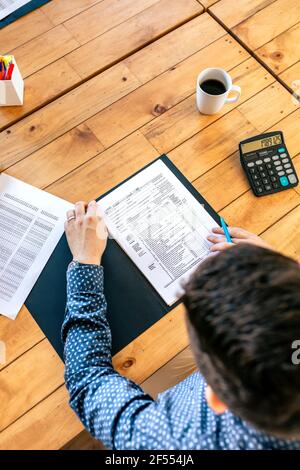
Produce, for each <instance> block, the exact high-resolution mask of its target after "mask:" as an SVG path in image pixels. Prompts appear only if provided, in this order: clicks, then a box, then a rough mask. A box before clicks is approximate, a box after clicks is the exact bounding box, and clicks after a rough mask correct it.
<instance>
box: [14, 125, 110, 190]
mask: <svg viewBox="0 0 300 470" xmlns="http://www.w3.org/2000/svg"><path fill="white" fill-rule="evenodd" d="M103 148H104V147H103V146H102V145H101V143H100V142H99V140H98V139H97V138H96V137H95V135H94V134H93V133H92V131H91V130H90V129H89V128H88V126H87V125H86V124H81V125H80V126H78V127H75V128H74V129H72V130H71V131H70V132H67V133H66V134H64V135H62V136H61V137H59V138H58V139H56V140H54V141H53V142H51V143H50V144H48V145H46V146H45V147H42V148H41V149H40V150H38V151H37V152H34V153H32V154H31V155H29V156H28V157H27V158H25V159H24V160H21V161H20V162H18V163H17V164H16V165H13V166H12V167H10V168H9V169H8V170H7V171H6V173H7V174H9V175H11V176H14V177H16V178H20V179H22V181H25V182H26V183H29V184H32V185H34V186H36V187H39V188H45V187H46V186H48V185H49V184H51V183H53V182H54V181H56V180H58V179H59V178H61V177H62V176H64V175H66V174H68V173H69V172H70V171H72V170H74V168H76V167H78V166H80V165H82V164H83V163H85V162H86V161H87V160H89V159H90V158H92V157H94V156H95V155H97V154H98V153H100V152H101V151H102V150H103Z"/></svg>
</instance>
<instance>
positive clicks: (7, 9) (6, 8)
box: [0, 0, 31, 20]
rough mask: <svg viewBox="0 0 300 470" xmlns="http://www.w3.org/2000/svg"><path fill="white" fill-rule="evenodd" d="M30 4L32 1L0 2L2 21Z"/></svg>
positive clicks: (5, 0)
mask: <svg viewBox="0 0 300 470" xmlns="http://www.w3.org/2000/svg"><path fill="white" fill-rule="evenodd" d="M30 2H31V0H0V20H3V18H6V17H7V16H8V15H10V14H11V13H13V12H14V11H16V10H18V9H19V8H21V7H22V6H23V5H26V3H30Z"/></svg>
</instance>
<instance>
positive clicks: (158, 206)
mask: <svg viewBox="0 0 300 470" xmlns="http://www.w3.org/2000/svg"><path fill="white" fill-rule="evenodd" d="M98 204H99V206H100V207H101V209H102V212H103V215H104V219H105V221H106V224H107V227H108V230H109V234H110V237H112V238H114V239H115V240H116V241H117V242H118V244H119V245H120V246H121V247H122V248H123V250H124V251H125V252H126V253H127V255H128V256H129V257H130V258H131V259H132V261H133V262H134V263H135V264H136V265H137V267H138V268H139V269H140V270H141V272H142V273H143V274H144V276H145V277H146V278H147V279H148V281H149V282H150V283H151V284H152V286H153V287H154V288H155V289H156V291H157V292H158V293H159V294H160V295H161V297H162V298H163V299H164V301H165V302H166V303H167V304H168V305H172V304H173V303H174V302H176V300H178V298H179V297H180V296H181V294H182V284H183V283H184V282H185V281H186V280H187V279H188V278H189V276H190V275H191V273H192V272H193V271H194V270H195V268H196V267H197V266H198V265H199V263H201V262H202V261H203V260H204V259H205V258H206V257H207V256H209V255H210V252H209V247H210V243H209V242H208V241H207V239H206V237H207V235H208V234H209V233H210V232H211V229H212V228H213V227H215V226H216V225H217V224H216V222H215V221H214V219H213V218H212V217H211V216H210V215H209V213H208V212H207V211H206V210H205V209H204V207H203V206H202V205H201V204H200V203H199V201H197V200H196V199H195V198H194V196H193V195H192V194H191V193H190V192H189V191H188V190H187V189H186V188H185V186H184V185H183V184H182V183H181V182H180V181H179V180H178V178H177V177H176V176H175V175H174V174H173V173H172V171H170V170H169V168H168V167H167V166H166V165H165V164H164V163H163V162H162V161H161V160H157V161H156V162H154V163H152V164H151V165H150V166H148V167H147V168H146V169H144V170H143V171H141V172H140V173H138V174H137V175H135V176H133V177H132V178H131V179H129V180H128V181H127V182H125V183H123V184H122V185H121V186H119V187H118V188H116V189H115V190H113V191H112V192H111V193H109V194H108V195H107V196H105V197H104V198H103V199H101V200H100V201H99V203H98ZM116 269H117V267H116ZM124 276H126V273H124ZM137 289H138V286H137Z"/></svg>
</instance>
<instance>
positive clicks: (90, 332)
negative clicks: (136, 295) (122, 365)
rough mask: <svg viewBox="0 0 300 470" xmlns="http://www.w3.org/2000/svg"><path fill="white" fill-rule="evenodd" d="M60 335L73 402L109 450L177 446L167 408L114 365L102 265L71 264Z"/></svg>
mask: <svg viewBox="0 0 300 470" xmlns="http://www.w3.org/2000/svg"><path fill="white" fill-rule="evenodd" d="M120 315H122V312H120ZM62 339H63V342H64V356H65V380H66V386H67V389H68V391H69V394H70V405H71V407H72V408H73V410H74V411H75V412H76V414H77V415H78V417H79V418H80V420H81V421H82V423H83V424H84V426H85V427H86V428H87V429H88V431H89V432H90V433H91V434H92V435H93V436H94V437H96V438H97V439H99V440H100V441H102V442H103V443H104V445H105V446H106V447H107V448H110V449H159V448H161V446H162V438H163V441H164V442H165V444H166V445H167V448H169V449H173V448H174V449H175V448H176V444H175V440H174V436H173V433H172V425H171V420H169V417H170V416H169V414H170V409H169V407H168V406H167V407H162V406H160V405H159V402H155V401H154V400H153V399H152V398H151V397H150V396H149V395H147V394H145V393H144V392H143V390H142V389H141V388H140V387H139V386H138V385H136V384H135V383H133V382H132V381H130V380H128V379H127V378H125V377H123V376H121V375H120V374H119V373H117V372H116V371H115V370H114V368H113V366H112V357H111V332H110V328H109V324H108V321H107V318H106V301H105V297H104V293H103V268H102V267H101V266H96V265H83V264H77V265H75V266H71V267H70V268H69V269H68V272H67V306H66V316H65V320H64V323H63V327H62Z"/></svg>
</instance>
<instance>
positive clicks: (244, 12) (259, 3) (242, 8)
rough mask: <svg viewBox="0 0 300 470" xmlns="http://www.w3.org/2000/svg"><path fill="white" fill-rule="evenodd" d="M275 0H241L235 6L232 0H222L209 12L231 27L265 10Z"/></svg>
mask: <svg viewBox="0 0 300 470" xmlns="http://www.w3.org/2000/svg"><path fill="white" fill-rule="evenodd" d="M274 1H275V0H242V1H241V0H239V1H238V2H235V4H234V6H233V4H232V0H220V1H219V2H217V3H215V4H214V5H213V6H211V7H210V8H209V12H210V13H211V14H212V15H213V16H214V17H215V18H217V19H218V20H219V21H220V22H221V23H223V24H224V25H225V26H226V27H227V28H229V29H231V28H233V27H234V26H236V25H237V24H239V23H241V22H242V21H245V20H246V19H247V18H250V17H251V16H253V15H255V14H256V13H257V12H259V11H260V10H263V9H264V8H266V7H267V6H268V5H270V4H272V3H273V2H274Z"/></svg>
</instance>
